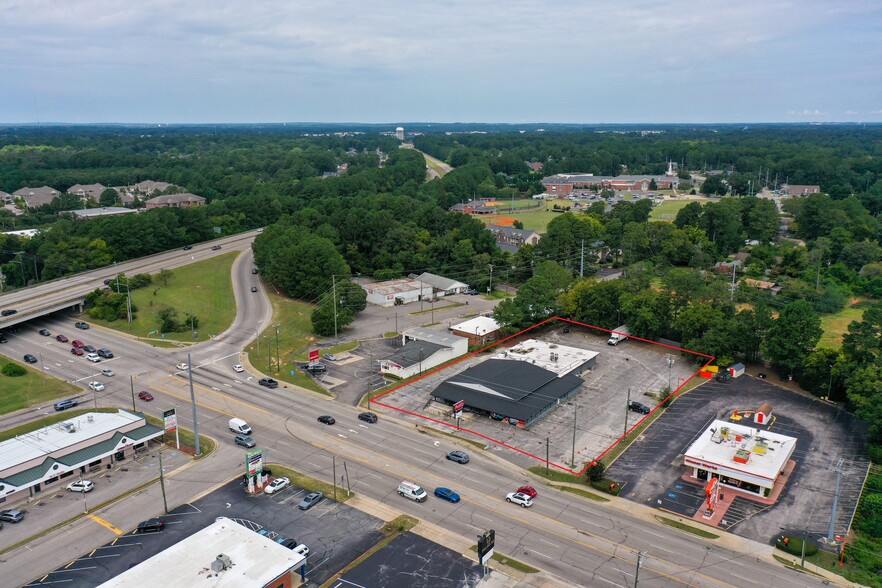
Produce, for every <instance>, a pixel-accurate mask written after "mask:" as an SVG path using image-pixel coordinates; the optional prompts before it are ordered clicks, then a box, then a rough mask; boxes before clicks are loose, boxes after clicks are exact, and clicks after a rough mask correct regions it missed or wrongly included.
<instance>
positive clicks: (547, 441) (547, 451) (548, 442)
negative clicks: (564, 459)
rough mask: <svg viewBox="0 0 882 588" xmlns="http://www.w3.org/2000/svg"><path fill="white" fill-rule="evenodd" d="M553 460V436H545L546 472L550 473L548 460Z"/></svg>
mask: <svg viewBox="0 0 882 588" xmlns="http://www.w3.org/2000/svg"><path fill="white" fill-rule="evenodd" d="M550 461H551V437H546V438H545V473H546V474H547V473H548V462H550Z"/></svg>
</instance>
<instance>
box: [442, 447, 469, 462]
mask: <svg viewBox="0 0 882 588" xmlns="http://www.w3.org/2000/svg"><path fill="white" fill-rule="evenodd" d="M447 459H449V460H450V461H455V462H456V463H469V454H468V453H466V452H465V451H458V450H457V451H451V452H449V453H448V454H447Z"/></svg>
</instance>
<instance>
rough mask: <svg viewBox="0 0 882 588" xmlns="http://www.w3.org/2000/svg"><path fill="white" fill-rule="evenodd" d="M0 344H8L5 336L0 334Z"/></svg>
mask: <svg viewBox="0 0 882 588" xmlns="http://www.w3.org/2000/svg"><path fill="white" fill-rule="evenodd" d="M0 343H9V339H7V338H6V335H5V334H3V333H0Z"/></svg>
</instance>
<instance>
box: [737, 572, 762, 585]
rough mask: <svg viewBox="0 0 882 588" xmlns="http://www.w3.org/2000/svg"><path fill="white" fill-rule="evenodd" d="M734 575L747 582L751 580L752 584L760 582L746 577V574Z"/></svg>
mask: <svg viewBox="0 0 882 588" xmlns="http://www.w3.org/2000/svg"><path fill="white" fill-rule="evenodd" d="M732 575H733V576H735V577H736V578H739V579H741V580H744V581H746V582H750V583H751V584H758V583H759V582H757V581H756V580H751V579H750V578H745V577H744V576H739V575H738V574H732Z"/></svg>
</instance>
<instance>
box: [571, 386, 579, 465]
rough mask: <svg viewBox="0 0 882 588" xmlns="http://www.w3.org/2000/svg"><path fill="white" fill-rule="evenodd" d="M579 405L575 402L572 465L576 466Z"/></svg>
mask: <svg viewBox="0 0 882 588" xmlns="http://www.w3.org/2000/svg"><path fill="white" fill-rule="evenodd" d="M578 408H579V405H578V404H576V403H575V402H573V454H572V456H571V458H570V467H573V468H574V467H576V412H577V410H578Z"/></svg>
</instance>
